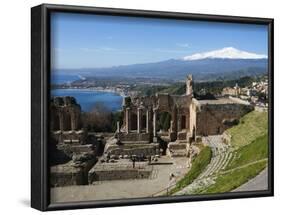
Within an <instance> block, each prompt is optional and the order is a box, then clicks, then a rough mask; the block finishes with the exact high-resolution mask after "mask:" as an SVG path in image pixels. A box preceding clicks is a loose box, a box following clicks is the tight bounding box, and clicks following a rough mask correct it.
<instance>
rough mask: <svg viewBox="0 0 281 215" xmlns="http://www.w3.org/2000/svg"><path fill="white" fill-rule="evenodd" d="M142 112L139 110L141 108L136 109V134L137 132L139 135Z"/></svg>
mask: <svg viewBox="0 0 281 215" xmlns="http://www.w3.org/2000/svg"><path fill="white" fill-rule="evenodd" d="M141 112H142V110H141V108H138V112H137V123H138V124H137V126H138V128H137V132H138V134H139V133H141V120H142V113H141Z"/></svg>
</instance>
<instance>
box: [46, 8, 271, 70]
mask: <svg viewBox="0 0 281 215" xmlns="http://www.w3.org/2000/svg"><path fill="white" fill-rule="evenodd" d="M267 32H268V31H267V26H265V25H253V24H251V25H249V24H233V23H217V22H201V21H186V20H168V19H151V18H135V17H120V16H104V15H90V14H75V13H60V12H54V13H52V15H51V50H52V51H51V55H52V56H51V65H52V69H79V68H99V67H111V66H119V65H129V64H136V63H148V62H158V61H163V60H168V59H172V58H173V59H177V58H182V57H184V56H187V55H191V54H195V53H200V52H206V51H212V50H217V49H222V48H224V47H234V48H236V49H240V50H243V51H247V52H253V53H256V54H264V55H267Z"/></svg>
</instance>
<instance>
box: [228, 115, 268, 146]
mask: <svg viewBox="0 0 281 215" xmlns="http://www.w3.org/2000/svg"><path fill="white" fill-rule="evenodd" d="M267 130H268V113H267V112H258V111H252V112H250V113H249V114H246V115H245V116H243V117H242V118H241V119H240V123H239V125H237V126H234V127H232V128H230V129H228V130H227V133H229V134H230V135H231V137H232V138H231V144H232V145H233V146H234V147H241V146H244V145H247V144H250V143H252V142H253V141H254V140H255V139H256V138H257V137H260V136H263V135H265V134H267Z"/></svg>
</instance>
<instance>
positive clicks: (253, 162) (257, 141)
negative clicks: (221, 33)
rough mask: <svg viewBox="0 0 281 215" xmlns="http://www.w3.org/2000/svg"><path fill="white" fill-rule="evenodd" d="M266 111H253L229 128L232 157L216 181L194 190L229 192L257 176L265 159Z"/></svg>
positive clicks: (266, 136)
mask: <svg viewBox="0 0 281 215" xmlns="http://www.w3.org/2000/svg"><path fill="white" fill-rule="evenodd" d="M267 130H268V129H267V112H257V111H253V112H251V113H249V114H247V115H245V116H244V117H243V118H242V119H241V120H240V123H239V125H237V126H234V127H232V128H230V129H229V130H228V131H227V132H228V133H229V134H231V136H232V138H231V144H232V145H233V146H234V147H235V148H236V150H235V151H234V154H235V156H234V157H233V159H232V160H231V161H230V162H229V163H228V165H227V166H226V168H225V170H224V171H221V172H219V173H218V175H217V176H218V178H217V179H216V182H215V184H213V185H211V186H209V187H207V188H206V189H203V190H202V189H201V190H198V191H197V193H222V192H229V191H231V190H233V189H235V188H237V187H239V186H240V185H241V184H244V183H246V182H247V181H248V180H250V179H251V178H253V177H255V176H256V175H258V174H259V173H260V172H261V171H262V170H263V169H264V168H265V167H266V166H267V158H268V134H267Z"/></svg>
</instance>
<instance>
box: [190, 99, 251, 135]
mask: <svg viewBox="0 0 281 215" xmlns="http://www.w3.org/2000/svg"><path fill="white" fill-rule="evenodd" d="M252 110H253V107H252V106H250V105H248V104H244V103H241V102H239V101H234V100H232V99H230V98H223V99H218V100H212V101H207V100H203V101H198V100H196V99H193V104H192V105H191V107H190V111H191V117H190V124H191V129H190V133H191V134H192V135H193V136H207V135H216V134H222V133H223V132H224V131H225V130H226V129H228V128H230V127H232V126H233V125H236V124H238V123H239V119H240V118H241V117H242V116H243V115H245V114H246V113H249V112H250V111H252Z"/></svg>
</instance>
